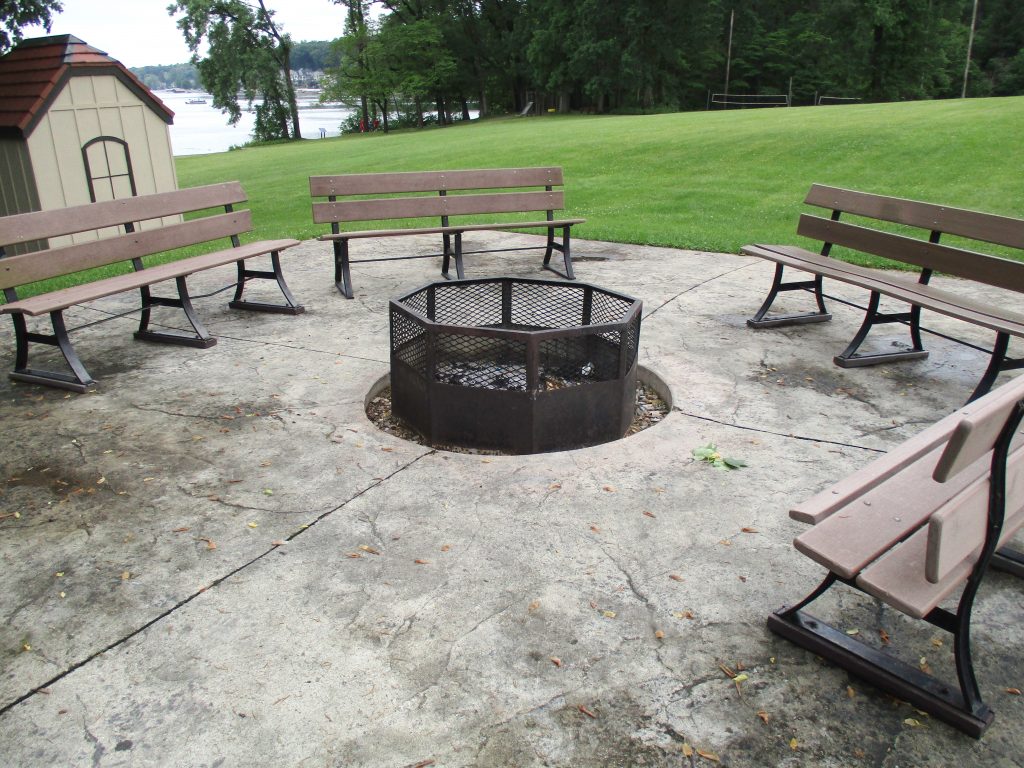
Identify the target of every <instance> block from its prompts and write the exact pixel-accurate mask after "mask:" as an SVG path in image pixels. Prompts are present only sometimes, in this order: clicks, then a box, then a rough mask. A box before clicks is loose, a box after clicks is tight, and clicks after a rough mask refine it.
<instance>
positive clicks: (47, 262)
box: [0, 210, 252, 288]
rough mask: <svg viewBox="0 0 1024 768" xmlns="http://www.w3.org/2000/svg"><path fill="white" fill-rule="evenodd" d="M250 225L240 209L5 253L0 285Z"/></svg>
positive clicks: (221, 234)
mask: <svg viewBox="0 0 1024 768" xmlns="http://www.w3.org/2000/svg"><path fill="white" fill-rule="evenodd" d="M250 229H252V214H251V213H250V212H249V211H248V210H241V211H233V212H232V213H222V214H217V215H214V216H207V217H205V218H202V219H193V220H191V221H185V222H181V223H179V224H168V225H166V226H163V227H158V228H156V229H145V230H142V231H138V232H130V233H122V234H120V235H116V236H114V237H107V238H102V239H98V240H93V241H90V242H86V243H79V244H77V245H68V246H64V247H63V248H51V249H50V250H48V251H43V252H38V253H26V254H21V255H18V256H7V257H5V258H3V259H0V288H9V287H13V286H18V285H25V284H27V283H33V282H36V281H37V280H46V279H47V278H51V277H56V276H58V275H68V274H72V273H74V272H81V271H82V270H85V269H92V268H93V267H102V266H105V265H107V264H113V263H115V262H118V261H126V260H128V259H133V258H136V257H142V256H148V255H150V254H154V253H161V252H163V251H170V250H173V249H175V248H181V247H184V246H188V245H195V244H197V243H204V242H208V241H210V240H217V239H219V238H222V237H230V236H231V235H240V234H242V233H243V232H248V231H249V230H250Z"/></svg>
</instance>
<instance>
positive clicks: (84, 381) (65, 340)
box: [9, 310, 95, 392]
mask: <svg viewBox="0 0 1024 768" xmlns="http://www.w3.org/2000/svg"><path fill="white" fill-rule="evenodd" d="M11 319H12V320H13V321H14V335H15V341H16V344H17V352H16V355H15V362H14V370H13V371H11V373H10V374H9V376H10V378H11V379H12V380H14V381H21V382H25V383H28V384H42V385H45V386H48V387H57V388H59V389H67V390H71V391H72V392H86V391H88V388H89V387H90V386H91V385H92V384H94V383H95V381H93V378H92V377H91V376H90V375H89V372H88V371H87V370H85V366H84V365H82V361H81V360H80V359H79V358H78V354H77V353H76V352H75V348H74V346H72V344H71V339H70V338H69V337H68V332H67V327H66V326H65V324H64V314H63V312H62V311H60V310H58V311H56V312H51V313H50V323H51V325H52V326H53V334H52V335H50V334H41V333H32V332H30V331H29V330H28V325H27V323H26V320H25V316H24V315H22V314H12V315H11ZM31 342H36V343H39V344H48V345H50V346H55V347H57V348H58V349H60V351H61V354H62V355H64V360H65V361H66V362H67V364H68V368H70V369H71V374H70V375H69V374H66V373H59V372H57V371H45V370H39V369H33V368H29V367H28V347H29V344H30V343H31Z"/></svg>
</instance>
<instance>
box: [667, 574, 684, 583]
mask: <svg viewBox="0 0 1024 768" xmlns="http://www.w3.org/2000/svg"><path fill="white" fill-rule="evenodd" d="M668 577H669V578H670V579H672V581H682V580H683V577H682V576H680V575H679V574H678V573H670V574H669V575H668Z"/></svg>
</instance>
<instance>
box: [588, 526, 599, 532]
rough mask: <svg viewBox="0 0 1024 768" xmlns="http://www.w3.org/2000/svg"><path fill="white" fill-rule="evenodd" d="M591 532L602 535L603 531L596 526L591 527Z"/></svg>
mask: <svg viewBox="0 0 1024 768" xmlns="http://www.w3.org/2000/svg"><path fill="white" fill-rule="evenodd" d="M590 530H592V531H593V532H594V533H600V532H601V529H600V528H598V527H597V526H596V525H592V526H590Z"/></svg>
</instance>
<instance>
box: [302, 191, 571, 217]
mask: <svg viewBox="0 0 1024 768" xmlns="http://www.w3.org/2000/svg"><path fill="white" fill-rule="evenodd" d="M564 207H565V202H564V194H563V193H562V192H543V191H541V192H500V193H489V194H482V195H446V196H444V197H441V196H430V197H398V198H380V199H374V200H339V201H337V202H333V203H332V202H327V203H316V204H315V205H314V207H313V220H314V222H315V223H317V224H326V223H330V222H335V221H337V222H342V221H378V220H385V219H414V218H421V217H433V216H468V215H473V214H482V213H523V212H526V211H553V210H557V209H560V208H564Z"/></svg>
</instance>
